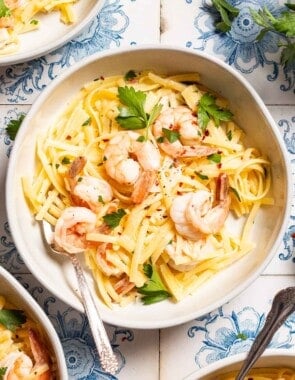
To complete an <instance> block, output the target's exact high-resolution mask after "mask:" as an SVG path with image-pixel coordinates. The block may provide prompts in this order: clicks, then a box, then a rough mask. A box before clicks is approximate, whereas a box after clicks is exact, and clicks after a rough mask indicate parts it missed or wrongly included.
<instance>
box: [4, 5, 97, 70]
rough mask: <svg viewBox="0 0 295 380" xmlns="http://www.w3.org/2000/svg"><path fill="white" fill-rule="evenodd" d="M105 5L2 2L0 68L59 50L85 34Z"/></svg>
mask: <svg viewBox="0 0 295 380" xmlns="http://www.w3.org/2000/svg"><path fill="white" fill-rule="evenodd" d="M102 5H103V2H102V1H101V0H60V1H54V0H43V1H39V0H2V1H1V4H0V66H3V65H11V64H15V63H21V62H25V61H28V60H31V59H34V58H37V57H40V56H42V55H44V54H47V53H49V52H51V51H52V50H55V49H57V48H59V47H60V46H62V45H64V44H65V43H66V42H68V41H69V40H71V39H72V38H74V37H75V36H76V35H77V34H79V33H80V32H82V30H83V28H85V27H86V25H87V24H89V23H90V22H91V20H93V19H94V18H95V17H96V16H97V15H98V12H99V10H100V9H101V7H102ZM32 42H33V43H32Z"/></svg>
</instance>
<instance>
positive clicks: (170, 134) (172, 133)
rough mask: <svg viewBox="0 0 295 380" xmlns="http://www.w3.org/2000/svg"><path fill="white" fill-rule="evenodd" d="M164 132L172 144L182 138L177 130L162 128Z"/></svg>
mask: <svg viewBox="0 0 295 380" xmlns="http://www.w3.org/2000/svg"><path fill="white" fill-rule="evenodd" d="M162 132H163V135H164V136H165V137H166V139H167V140H168V141H169V142H170V143H171V144H172V143H174V142H175V141H177V140H179V138H180V133H179V132H177V131H171V129H168V128H162Z"/></svg>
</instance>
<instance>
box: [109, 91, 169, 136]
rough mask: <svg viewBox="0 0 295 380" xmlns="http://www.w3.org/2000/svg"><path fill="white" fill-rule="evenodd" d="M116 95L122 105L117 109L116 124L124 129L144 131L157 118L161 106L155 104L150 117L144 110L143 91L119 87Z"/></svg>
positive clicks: (144, 99)
mask: <svg viewBox="0 0 295 380" xmlns="http://www.w3.org/2000/svg"><path fill="white" fill-rule="evenodd" d="M118 95H119V99H120V101H121V103H122V104H123V105H124V106H123V107H120V108H119V111H120V113H119V115H118V116H117V117H116V120H117V122H118V123H119V124H120V126H121V127H122V128H124V129H131V130H134V129H144V128H148V127H149V126H150V125H151V124H152V123H153V122H154V121H155V119H156V118H157V117H158V115H159V113H160V112H161V109H162V105H161V104H156V105H155V106H154V107H153V109H152V110H151V113H150V115H149V114H147V113H146V112H145V110H144V105H145V101H146V94H145V93H144V92H143V91H135V89H134V87H128V86H125V87H119V88H118Z"/></svg>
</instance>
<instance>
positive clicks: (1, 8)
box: [0, 0, 11, 17]
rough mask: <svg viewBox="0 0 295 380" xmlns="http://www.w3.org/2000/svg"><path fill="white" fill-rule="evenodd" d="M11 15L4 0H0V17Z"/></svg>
mask: <svg viewBox="0 0 295 380" xmlns="http://www.w3.org/2000/svg"><path fill="white" fill-rule="evenodd" d="M10 15H11V11H10V9H9V8H8V7H7V6H6V4H5V2H4V0H0V17H7V16H10Z"/></svg>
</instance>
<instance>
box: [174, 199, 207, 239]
mask: <svg viewBox="0 0 295 380" xmlns="http://www.w3.org/2000/svg"><path fill="white" fill-rule="evenodd" d="M192 195H193V193H186V194H183V195H179V196H177V197H176V198H174V200H173V202H172V205H171V208H170V216H171V219H172V220H173V222H174V225H175V229H176V231H177V232H178V233H179V235H181V236H183V237H185V238H187V239H190V240H193V241H197V240H199V239H201V238H202V237H203V234H201V233H200V231H198V230H196V228H194V227H193V225H192V224H191V223H190V221H188V219H187V216H186V210H187V207H188V204H189V201H190V199H191V197H192Z"/></svg>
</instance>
